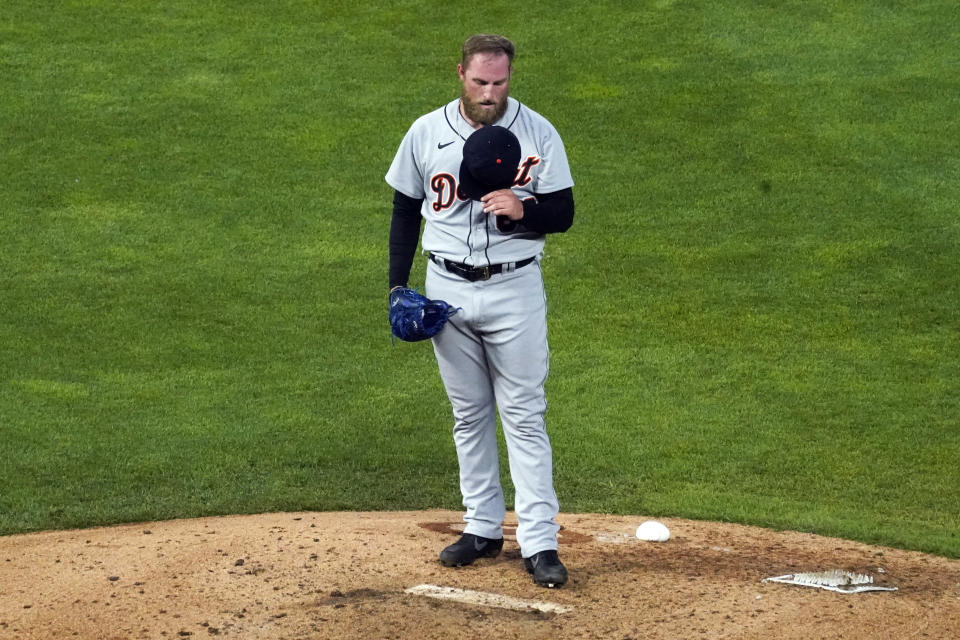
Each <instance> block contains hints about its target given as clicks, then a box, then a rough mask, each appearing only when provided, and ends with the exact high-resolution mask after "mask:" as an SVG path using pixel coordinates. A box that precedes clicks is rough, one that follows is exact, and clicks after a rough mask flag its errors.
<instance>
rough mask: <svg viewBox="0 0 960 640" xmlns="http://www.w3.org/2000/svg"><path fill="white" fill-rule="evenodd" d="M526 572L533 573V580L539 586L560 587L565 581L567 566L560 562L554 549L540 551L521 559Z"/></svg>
mask: <svg viewBox="0 0 960 640" xmlns="http://www.w3.org/2000/svg"><path fill="white" fill-rule="evenodd" d="M523 566H524V567H526V569H527V573H532V574H533V581H534V582H536V583H537V584H538V585H540V586H541V587H549V588H550V589H552V588H554V587H560V586H563V585H564V584H566V582H567V568H566V567H565V566H563V563H562V562H560V558H559V557H558V556H557V552H556V551H554V550H552V549H551V550H549V551H541V552H540V553H535V554H533V555H532V556H530V557H529V558H524V559H523Z"/></svg>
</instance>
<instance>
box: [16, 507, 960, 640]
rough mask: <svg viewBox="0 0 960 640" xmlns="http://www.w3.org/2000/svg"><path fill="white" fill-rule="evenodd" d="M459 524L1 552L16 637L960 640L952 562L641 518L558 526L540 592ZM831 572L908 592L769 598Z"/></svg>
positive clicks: (389, 520) (38, 541) (337, 517)
mask: <svg viewBox="0 0 960 640" xmlns="http://www.w3.org/2000/svg"><path fill="white" fill-rule="evenodd" d="M460 516H461V514H460V513H457V512H451V511H419V512H385V513H349V512H347V513H281V514H265V515H257V516H231V517H225V518H201V519H196V520H179V521H170V522H156V523H144V524H136V525H124V526H119V527H109V528H99V529H90V530H84V531H54V532H44V533H37V534H28V535H18V536H8V537H3V538H0V638H18V639H19V638H37V639H47V638H97V639H102V638H118V639H119V638H124V639H127V638H189V637H193V638H206V637H214V636H217V637H242V638H271V639H279V638H288V639H297V638H344V637H352V638H357V639H360V638H401V639H406V638H451V637H464V636H465V635H466V634H467V633H468V634H469V636H468V637H472V638H478V639H480V638H617V639H624V638H671V639H673V638H699V637H702V638H797V639H800V638H803V639H804V640H808V639H809V638H879V637H884V638H918V637H927V638H957V637H960V562H958V561H956V560H949V559H945V558H939V557H934V556H928V555H924V554H920V553H914V552H909V551H900V550H895V549H889V548H880V547H871V546H867V545H863V544H859V543H855V542H848V541H844V540H837V539H832V538H824V537H819V536H814V535H808V534H800V533H792V532H774V531H768V530H763V529H757V528H751V527H744V526H738V525H730V524H719V523H710V522H694V521H689V520H680V519H663V520H662V521H663V522H664V523H665V524H666V525H667V526H668V527H669V528H670V530H671V532H672V536H671V538H670V540H668V541H667V542H663V543H652V542H642V541H640V540H637V539H636V537H635V536H634V531H635V530H636V527H637V525H638V524H640V523H641V522H642V521H643V520H645V518H643V517H640V516H634V517H621V516H603V515H593V514H561V516H560V517H559V519H558V521H559V522H560V524H561V525H562V526H563V530H562V531H561V535H560V557H561V559H563V561H564V563H565V564H566V565H567V568H568V569H569V570H570V576H571V578H570V582H569V583H568V584H567V585H566V586H565V587H563V588H561V589H544V588H541V587H538V586H536V585H534V584H533V582H532V581H531V578H530V576H529V575H528V574H527V573H526V572H525V571H524V569H523V563H522V561H521V558H520V552H519V549H518V548H517V545H516V542H515V541H514V540H513V537H512V535H510V534H511V533H512V530H511V528H510V527H509V526H508V527H507V529H506V532H507V539H508V542H507V543H506V545H505V546H504V552H503V553H502V554H501V555H500V556H499V557H498V558H495V559H491V560H480V561H478V562H477V563H476V564H475V565H473V566H470V567H463V568H460V569H448V568H445V567H443V566H441V565H440V563H439V562H438V561H437V553H438V552H439V550H440V549H441V548H442V547H443V546H445V545H446V544H449V543H450V542H451V541H452V540H454V539H456V536H457V535H459V532H460V531H461V529H462V524H461V521H460ZM510 521H513V522H515V520H512V514H510V515H509V516H508V523H509V522H510ZM830 569H841V570H847V571H853V572H856V573H860V574H866V575H869V576H871V577H873V578H874V580H875V584H877V585H882V586H895V587H897V588H898V590H897V591H885V592H869V593H859V594H845V593H837V592H833V591H827V590H823V589H817V588H811V587H802V586H794V585H784V584H777V583H770V582H762V580H763V579H764V578H767V577H772V576H779V575H783V574H789V573H797V572H808V571H822V570H830ZM424 585H426V586H424ZM417 587H420V588H419V589H417ZM438 595H439V596H444V598H438V597H436V596H438Z"/></svg>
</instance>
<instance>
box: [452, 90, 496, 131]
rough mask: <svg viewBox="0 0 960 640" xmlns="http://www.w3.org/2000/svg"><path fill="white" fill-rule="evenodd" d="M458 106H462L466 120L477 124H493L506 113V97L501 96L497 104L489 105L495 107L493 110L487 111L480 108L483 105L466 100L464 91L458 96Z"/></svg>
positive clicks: (484, 108)
mask: <svg viewBox="0 0 960 640" xmlns="http://www.w3.org/2000/svg"><path fill="white" fill-rule="evenodd" d="M460 104H462V105H463V112H464V114H466V116H467V118H469V119H470V120H471V121H473V122H475V123H477V124H493V123H494V122H496V121H497V120H499V119H500V118H502V117H503V114H505V113H506V112H507V96H503V99H502V100H500V101H499V102H496V103H490V104H495V105H496V106H495V107H494V108H493V109H488V108H486V107H483V106H481V105H483V104H484V103H482V102H474V101H473V100H471V99H470V98H468V97H467V94H466V92H465V91H464V92H462V93H461V94H460Z"/></svg>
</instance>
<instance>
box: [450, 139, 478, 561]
mask: <svg viewBox="0 0 960 640" xmlns="http://www.w3.org/2000/svg"><path fill="white" fill-rule="evenodd" d="M451 144H453V143H451ZM473 548H474V549H476V550H477V551H483V550H484V549H486V548H487V541H486V540H484V541H483V542H480V541H479V540H477V539H476V538H474V539H473Z"/></svg>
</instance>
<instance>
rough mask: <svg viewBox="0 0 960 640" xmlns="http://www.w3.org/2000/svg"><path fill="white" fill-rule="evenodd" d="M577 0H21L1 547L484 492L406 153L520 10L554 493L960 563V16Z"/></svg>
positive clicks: (7, 241)
mask: <svg viewBox="0 0 960 640" xmlns="http://www.w3.org/2000/svg"><path fill="white" fill-rule="evenodd" d="M549 5H550V6H549V7H546V6H544V7H538V8H537V10H536V19H531V16H530V15H529V13H530V12H529V10H520V9H519V5H517V4H516V3H509V2H504V1H495V2H493V3H488V4H487V5H485V8H483V9H480V10H477V9H471V10H467V9H458V8H451V7H449V6H446V5H445V4H439V3H438V4H429V3H427V4H421V3H414V2H398V3H391V4H390V5H389V6H388V7H386V8H372V7H369V8H368V7H365V6H360V5H358V4H357V3H345V2H320V3H313V2H262V1H260V2H254V1H247V2H235V3H216V2H173V1H167V2H153V3H120V2H106V1H104V2H94V1H92V0H88V1H75V2H69V3H62V2H56V3H54V2H25V1H23V0H14V2H13V3H12V5H11V6H9V7H7V8H6V9H5V11H4V12H3V14H2V15H0V95H3V99H2V100H0V121H2V122H3V126H2V127H0V145H2V146H0V148H2V150H3V152H2V153H0V176H2V178H0V206H2V208H3V211H2V214H0V534H10V533H15V532H21V531H30V530H37V529H46V528H62V527H81V526H88V525H93V524H110V523H116V522H126V521H138V520H149V519H156V518H174V517H184V516H195V515H201V514H225V513H252V512H260V511H273V510H297V509H318V510H335V509H349V510H353V509H408V508H428V507H446V508H458V506H459V501H460V498H459V493H458V490H457V482H456V477H457V469H456V459H455V454H454V450H453V444H452V439H451V437H450V425H451V418H450V412H449V407H448V405H447V402H446V398H445V395H444V393H443V389H442V386H441V385H440V382H439V377H438V374H437V372H436V365H435V363H434V361H433V355H432V351H431V349H430V348H429V346H428V345H423V344H419V345H408V344H396V345H392V344H391V342H390V339H389V330H388V327H387V324H386V319H385V316H386V312H385V306H386V291H385V290H386V262H387V257H386V237H387V230H388V226H389V206H390V205H389V203H390V190H389V188H388V187H387V185H386V184H385V183H384V182H383V174H384V173H385V172H386V169H387V167H388V165H389V162H390V160H391V158H392V156H393V153H394V151H395V149H396V146H397V145H398V144H399V141H400V138H401V137H402V135H403V133H404V132H405V130H406V128H407V127H408V126H409V124H410V123H411V122H412V120H413V119H414V118H415V117H417V116H418V115H420V114H422V113H424V112H426V111H428V110H431V109H433V108H435V107H437V106H439V105H440V104H442V103H443V102H445V101H447V100H448V99H451V98H452V97H453V96H455V95H456V93H457V91H458V86H457V83H456V76H455V64H456V61H457V51H458V47H459V44H460V42H462V40H463V39H464V38H465V37H466V36H467V35H469V34H470V33H472V32H478V31H494V30H496V31H502V32H504V33H506V34H507V35H509V36H511V37H512V38H513V39H514V40H515V41H516V43H517V45H518V50H519V57H518V59H517V61H516V75H515V77H514V80H513V93H514V95H516V96H517V97H518V98H519V99H521V100H522V101H524V102H526V103H528V104H530V105H531V106H532V107H533V108H535V109H537V110H538V111H540V112H541V113H543V114H544V115H546V116H547V117H548V118H550V119H551V120H552V121H553V123H554V124H555V125H556V126H557V128H558V129H559V130H560V132H561V134H562V135H563V138H564V141H565V143H566V146H567V150H568V154H569V156H570V160H571V166H572V168H573V172H574V178H575V180H576V182H577V186H576V188H575V193H576V199H577V207H578V209H577V219H576V222H575V225H574V227H573V229H572V230H571V231H570V233H568V234H566V235H564V236H559V237H551V238H549V240H548V244H547V257H546V260H545V263H544V265H545V270H546V274H547V279H548V295H549V298H550V313H551V315H550V322H551V325H550V331H551V348H552V356H553V358H552V364H551V374H552V375H551V379H550V381H549V383H548V384H549V388H548V394H549V396H548V399H549V402H550V411H549V414H548V417H549V428H550V434H551V438H552V440H553V442H554V447H555V450H556V456H555V457H556V483H557V489H558V492H559V494H560V498H561V505H562V508H563V510H564V511H602V512H612V513H625V514H630V513H637V514H656V515H674V516H686V517H693V518H701V519H719V520H726V521H736V522H744V523H750V524H758V525H763V526H769V527H776V528H787V529H797V530H804V531H813V532H817V533H823V534H828V535H836V536H842V537H848V538H853V539H858V540H864V541H868V542H876V543H883V544H891V545H896V546H900V547H905V548H911V549H919V550H924V551H929V552H934V553H938V554H942V555H947V556H951V557H960V537H958V534H957V531H960V474H958V472H957V464H956V460H957V459H958V458H960V419H958V417H957V416H958V415H960V382H958V380H960V355H958V354H960V310H958V309H960V249H958V247H960V222H958V218H957V216H956V202H958V201H960V186H958V182H957V180H956V176H957V175H960V161H958V157H957V154H956V152H955V150H954V148H955V140H957V139H960V124H958V122H957V119H956V113H957V112H958V110H960V98H958V96H960V79H958V77H957V75H956V73H954V72H953V70H954V69H955V68H956V64H957V62H958V57H957V53H956V52H957V51H958V50H960V31H958V29H957V27H956V24H957V21H956V9H955V7H954V5H953V4H952V3H950V2H910V3H908V2H871V3H867V2H841V3H837V2H826V1H814V2H787V3H762V2H746V1H740V2H732V1H731V2H722V3H708V2H668V1H663V2H649V3H636V4H635V5H634V6H633V7H632V8H624V7H625V5H623V4H622V3H615V2H599V3H593V4H591V5H590V6H583V5H582V3H564V2H555V3H549ZM441 7H442V8H441ZM422 269H423V261H422V259H418V262H417V265H416V266H415V268H414V274H415V275H414V278H413V279H414V284H418V283H420V282H422ZM505 481H506V482H509V480H508V478H505Z"/></svg>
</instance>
